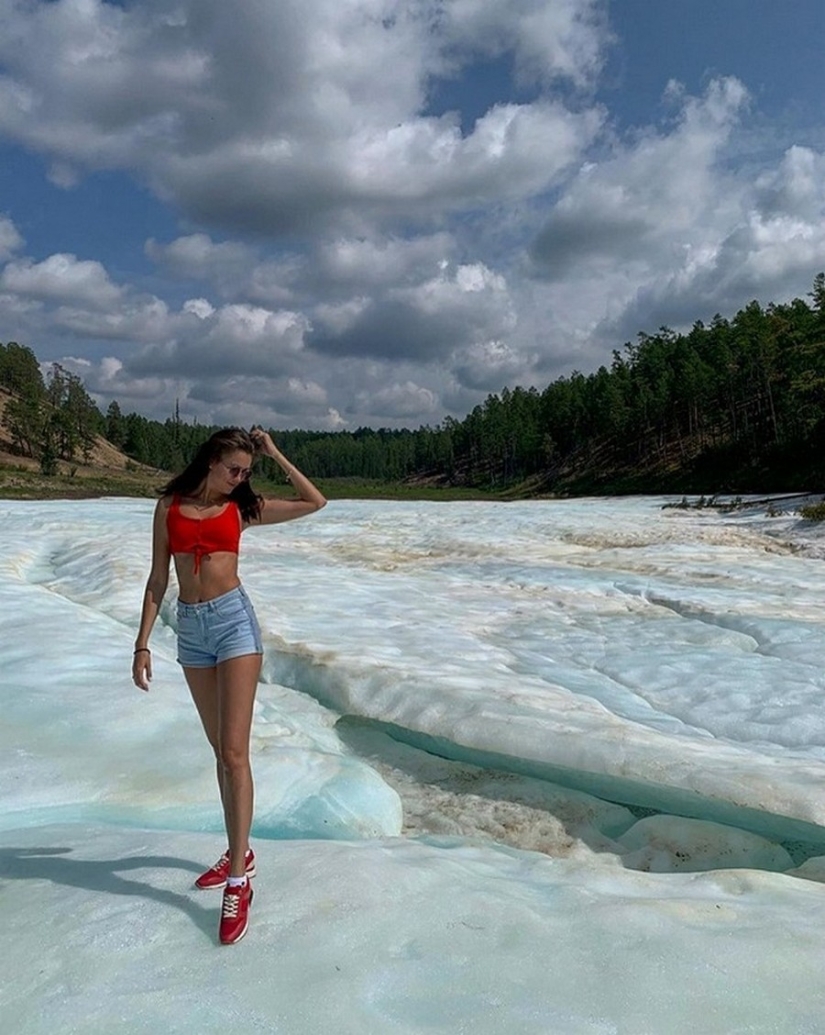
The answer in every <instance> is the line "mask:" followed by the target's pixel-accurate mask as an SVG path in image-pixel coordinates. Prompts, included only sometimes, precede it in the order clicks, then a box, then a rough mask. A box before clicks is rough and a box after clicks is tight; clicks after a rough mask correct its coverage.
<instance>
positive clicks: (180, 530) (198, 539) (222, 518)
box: [166, 496, 241, 575]
mask: <svg viewBox="0 0 825 1035" xmlns="http://www.w3.org/2000/svg"><path fill="white" fill-rule="evenodd" d="M166 528H167V531H168V532H169V551H170V552H171V553H173V554H175V553H193V554H194V555H195V567H194V569H193V570H194V574H195V575H197V573H198V571H199V569H200V566H201V557H206V556H207V554H210V553H220V552H225V553H237V552H238V547H239V546H240V542H241V514H240V510H239V509H238V504H237V503H236V502H235V501H234V500H230V501H229V503H227V504H226V506H225V507H224V508H223V510H222V511H221V512H220V513H219V514H216V515H215V516H214V517H211V518H193V517H187V516H186V514H181V512H180V498H179V497H178V496H173V497H172V502H171V504H170V505H169V510H168V511H167V512H166Z"/></svg>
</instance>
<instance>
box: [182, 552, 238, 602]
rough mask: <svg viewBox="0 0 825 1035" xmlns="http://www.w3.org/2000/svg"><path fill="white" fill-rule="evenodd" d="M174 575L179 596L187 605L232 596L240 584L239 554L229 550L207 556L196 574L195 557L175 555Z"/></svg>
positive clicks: (187, 554) (188, 554) (202, 559)
mask: <svg viewBox="0 0 825 1035" xmlns="http://www.w3.org/2000/svg"><path fill="white" fill-rule="evenodd" d="M175 573H176V574H177V576H178V596H179V597H180V599H181V601H182V602H183V603H184V604H201V603H203V602H204V601H205V600H212V599H214V597H219V596H221V595H222V594H223V593H229V592H230V591H231V590H233V589H236V588H237V587H238V586H240V584H241V580H240V579H239V578H238V555H237V554H236V553H229V552H226V551H221V552H217V553H207V554H204V555H203V557H201V558H200V564H199V565H198V571H197V573H196V572H195V556H194V554H191V553H178V554H175Z"/></svg>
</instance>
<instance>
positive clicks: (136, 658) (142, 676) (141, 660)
mask: <svg viewBox="0 0 825 1035" xmlns="http://www.w3.org/2000/svg"><path fill="white" fill-rule="evenodd" d="M151 679H152V652H151V651H150V650H148V649H146V650H136V651H135V653H134V655H133V656H132V682H133V683H134V684H135V686H137V687H140V689H141V690H148V689H149V683H150V682H151Z"/></svg>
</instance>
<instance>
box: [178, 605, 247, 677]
mask: <svg viewBox="0 0 825 1035" xmlns="http://www.w3.org/2000/svg"><path fill="white" fill-rule="evenodd" d="M177 616H178V662H179V664H181V665H185V666H186V667H187V668H214V667H215V665H218V664H220V662H221V661H228V660H229V659H230V658H240V657H242V656H243V655H244V654H263V651H264V648H263V644H262V642H261V630H260V627H259V625H258V619H257V618H256V617H255V611H254V609H253V607H252V602H251V601H250V599H249V597H248V596H247V595H246V593H245V592H244V588H243V586H237V587H236V588H235V589H231V590H230V591H229V592H228V593H222V594H221V595H220V596H219V597H214V598H213V599H212V600H204V601H203V602H202V603H200V604H185V603H184V602H183V601H182V600H179V601H178V605H177Z"/></svg>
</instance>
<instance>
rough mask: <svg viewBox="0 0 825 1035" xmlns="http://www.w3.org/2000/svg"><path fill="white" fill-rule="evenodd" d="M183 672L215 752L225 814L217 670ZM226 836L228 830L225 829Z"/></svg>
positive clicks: (192, 669)
mask: <svg viewBox="0 0 825 1035" xmlns="http://www.w3.org/2000/svg"><path fill="white" fill-rule="evenodd" d="M183 674H184V676H185V677H186V683H187V685H188V687H189V692H190V694H191V695H192V700H193V701H194V702H195V707H196V708H197V710H198V715H199V716H200V720H201V724H202V725H203V731H204V733H205V734H206V739H207V740H208V741H209V745H210V747H211V748H212V750H213V751H214V752H215V769H216V775H217V778H218V790H219V791H220V794H221V805H222V806H223V810H224V816H225V815H226V802H225V794H224V778H223V765H222V764H221V759H220V750H219V747H218V745H219V736H218V731H219V723H220V710H219V708H218V670H217V669H216V668H184V670H183ZM226 833H227V836H228V835H229V830H227V832H226Z"/></svg>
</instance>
